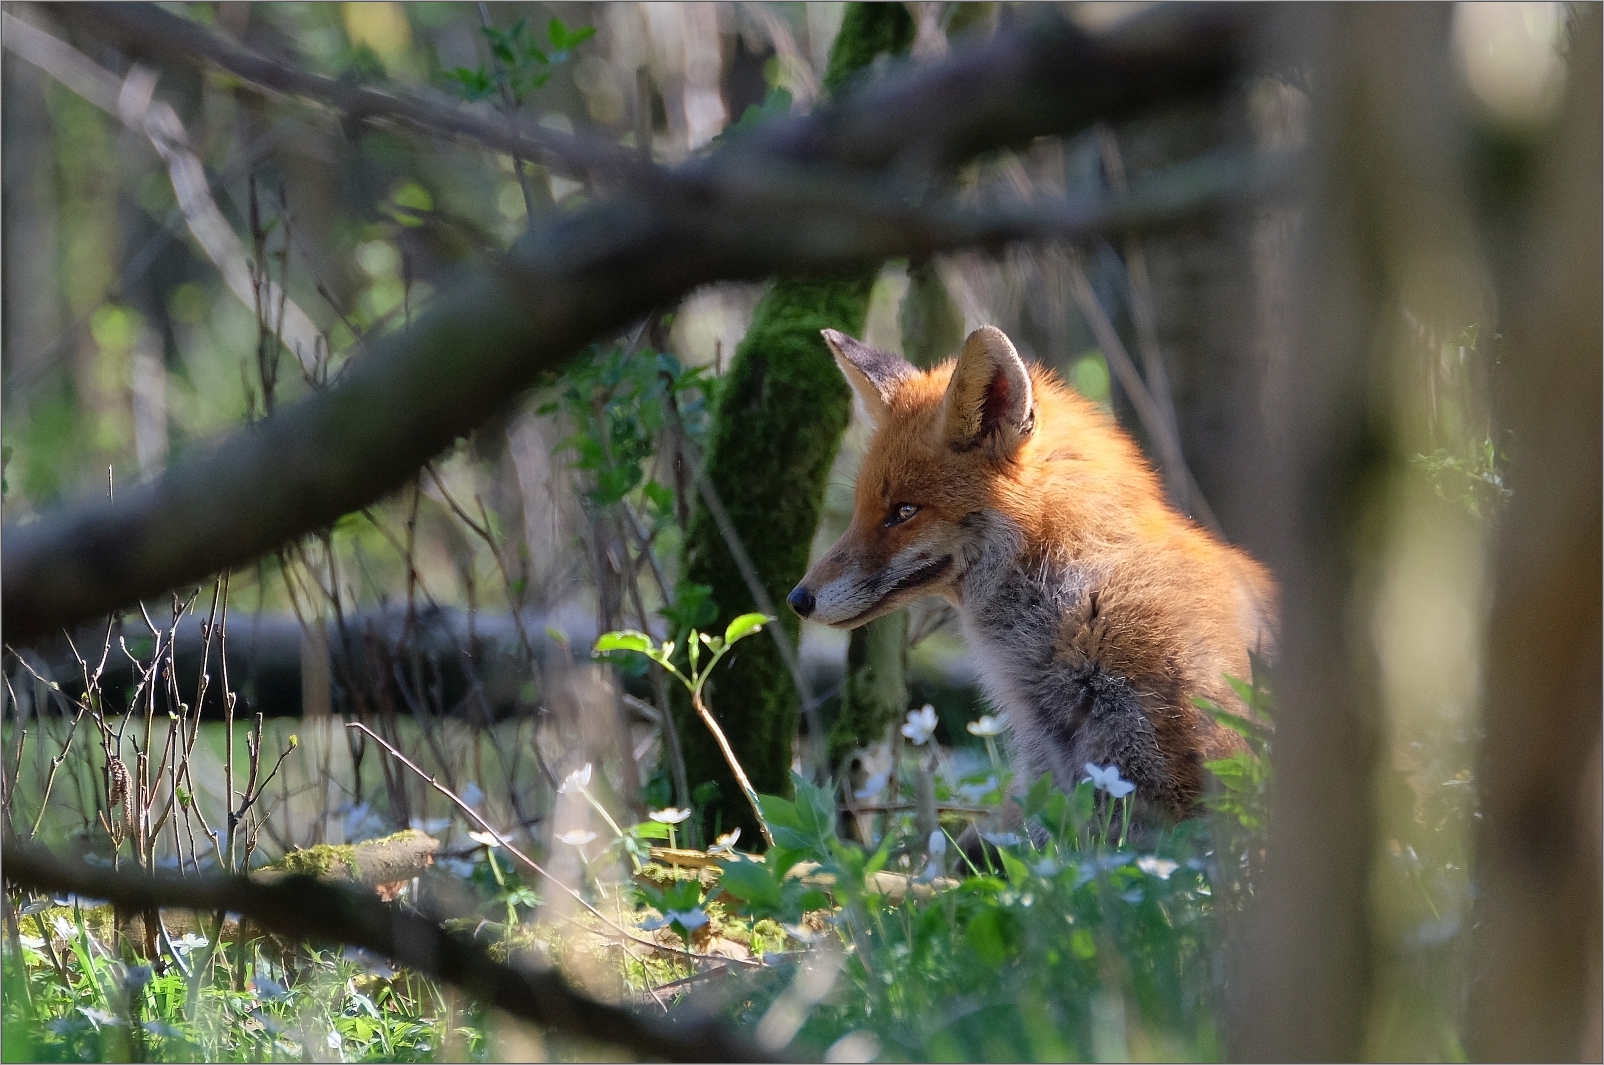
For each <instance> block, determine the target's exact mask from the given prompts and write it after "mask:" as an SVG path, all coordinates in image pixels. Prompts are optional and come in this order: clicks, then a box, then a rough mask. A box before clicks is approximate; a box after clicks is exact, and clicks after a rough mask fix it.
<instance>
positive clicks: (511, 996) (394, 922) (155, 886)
mask: <svg viewBox="0 0 1604 1065" xmlns="http://www.w3.org/2000/svg"><path fill="white" fill-rule="evenodd" d="M5 878H6V880H7V881H8V882H10V883H12V884H16V885H18V886H21V887H25V888H34V889H40V890H50V891H69V892H73V893H75V894H78V895H82V896H84V897H86V898H96V899H106V900H108V901H109V902H111V903H112V904H114V905H115V906H117V907H118V908H119V909H123V910H128V911H130V912H144V911H148V910H153V909H158V908H162V907H167V908H173V909H185V910H195V911H198V912H206V913H216V912H220V911H228V912H230V913H239V914H244V915H245V916H246V917H248V918H250V920H251V921H252V922H254V923H255V924H256V925H257V926H259V927H261V928H263V929H265V930H267V931H270V932H275V933H278V934H281V935H284V936H288V937H290V938H292V939H296V940H311V941H318V942H325V943H347V944H350V945H352V946H357V947H362V948H363V949H366V950H371V951H373V952H374V953H376V954H382V955H384V956H385V957H388V958H391V959H392V960H394V961H395V962H396V964H398V965H404V966H406V967H407V968H409V969H411V970H413V971H414V972H417V973H421V974H423V975H424V976H428V977H430V978H432V979H436V980H441V981H444V982H446V983H450V984H455V985H456V986H458V987H460V988H462V989H463V990H464V991H467V992H468V993H469V994H471V995H474V996H475V997H477V998H480V999H481V1000H483V1001H485V1002H488V1003H491V1004H493V1005H494V1006H496V1007H497V1008H498V1009H501V1010H504V1011H506V1012H507V1013H509V1014H511V1015H513V1016H514V1017H518V1018H521V1019H523V1020H527V1021H533V1022H534V1023H536V1024H539V1025H543V1026H545V1027H547V1028H550V1029H552V1030H554V1031H560V1032H563V1033H565V1034H569V1035H574V1036H579V1037H582V1038H585V1039H591V1040H595V1041H597V1042H600V1043H607V1044H611V1045H614V1046H621V1047H628V1048H629V1049H630V1050H633V1051H636V1052H638V1053H640V1054H644V1055H648V1056H652V1057H662V1058H665V1059H667V1060H669V1061H762V1060H773V1056H772V1055H770V1054H766V1053H765V1052H764V1051H762V1050H761V1049H760V1048H758V1047H757V1046H756V1045H754V1044H751V1043H748V1042H747V1041H746V1040H744V1039H742V1038H741V1037H740V1036H739V1035H737V1034H735V1033H734V1032H732V1031H730V1030H729V1029H728V1028H726V1027H725V1026H724V1025H723V1024H721V1023H719V1022H718V1021H716V1020H714V1019H713V1018H711V1017H706V1016H696V1015H694V1014H692V1015H688V1016H685V1017H683V1018H678V1019H676V1021H663V1020H658V1019H655V1018H648V1017H644V1016H642V1015H640V1014H637V1013H634V1012H631V1011H629V1010H626V1009H621V1008H619V1007H617V1006H612V1005H608V1004H607V1003H605V1002H598V1001H596V1000H595V999H592V998H590V997H588V996H586V995H583V994H581V993H580V992H578V991H575V990H574V989H573V988H571V987H569V986H568V984H567V982H566V981H564V980H563V978H562V975H561V974H560V973H558V972H557V971H556V970H553V969H544V970H541V969H533V968H529V967H526V966H522V965H518V966H514V965H508V964H503V963H502V962H498V961H496V960H494V959H493V958H491V957H490V955H489V954H488V953H486V952H485V950H484V948H483V947H481V946H479V944H477V943H475V942H474V941H473V940H471V939H469V938H467V937H465V936H459V935H455V934H453V933H450V932H447V931H446V930H445V929H443V928H441V927H440V926H439V925H437V924H435V923H434V922H433V921H431V920H429V919H427V918H425V917H422V916H420V915H418V914H416V913H412V912H409V911H407V910H404V909H402V908H400V907H397V906H391V905H386V904H385V903H382V902H380V901H379V900H378V899H377V898H375V897H374V896H373V895H372V894H369V893H364V892H360V891H357V890H355V889H352V888H348V887H344V886H341V885H337V884H332V883H329V882H326V881H322V880H318V879H317V878H315V877H310V876H301V875H295V876H286V877H284V878H283V879H280V880H277V881H274V882H272V883H261V882H259V881H254V880H250V879H247V878H245V877H233V876H209V877H193V876H189V877H181V876H173V875H167V874H164V875H157V876H152V875H147V874H143V873H126V872H118V871H115V870H111V869H102V868H96V867H94V866H90V865H87V864H84V863H82V862H69V861H64V860H62V859H60V858H57V857H56V856H55V855H53V854H51V853H50V852H49V851H48V850H46V849H45V848H43V847H40V846H38V845H36V844H31V843H22V842H19V841H15V840H10V839H8V840H6V842H5Z"/></svg>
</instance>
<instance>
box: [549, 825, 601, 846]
mask: <svg viewBox="0 0 1604 1065" xmlns="http://www.w3.org/2000/svg"><path fill="white" fill-rule="evenodd" d="M557 839H558V840H559V841H560V842H562V843H566V844H568V845H569V846H570V847H583V846H584V845H585V844H587V843H593V842H595V840H596V833H594V832H590V831H587V830H585V829H583V828H575V829H570V830H569V831H567V832H559V833H557Z"/></svg>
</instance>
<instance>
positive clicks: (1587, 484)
mask: <svg viewBox="0 0 1604 1065" xmlns="http://www.w3.org/2000/svg"><path fill="white" fill-rule="evenodd" d="M1599 34H1600V27H1599V18H1598V8H1597V7H1593V6H1589V7H1587V8H1586V9H1585V13H1584V14H1583V15H1581V16H1580V17H1579V18H1578V19H1577V23H1576V25H1575V33H1574V35H1573V41H1574V43H1573V45H1572V52H1571V70H1570V73H1569V76H1568V82H1569V91H1570V97H1571V98H1570V100H1569V101H1568V103H1567V106H1566V108H1565V113H1564V118H1563V119H1562V121H1561V122H1560V123H1559V125H1558V127H1557V128H1556V129H1554V130H1553V131H1551V134H1550V139H1549V141H1548V142H1547V144H1545V145H1543V147H1544V148H1546V151H1545V152H1543V153H1542V154H1539V155H1536V156H1535V158H1534V161H1535V162H1536V164H1537V165H1535V166H1533V167H1532V169H1531V173H1532V174H1533V176H1534V178H1535V181H1534V182H1533V184H1534V186H1535V187H1533V188H1532V189H1531V190H1530V191H1531V193H1532V194H1531V195H1529V196H1525V197H1522V199H1521V200H1520V201H1516V202H1508V203H1504V204H1500V205H1499V207H1500V208H1502V209H1504V210H1506V211H1508V212H1509V215H1510V216H1511V217H1508V218H1506V219H1504V221H1505V223H1506V224H1510V228H1509V229H1508V230H1506V233H1508V234H1509V235H1511V236H1513V237H1515V238H1516V239H1510V240H1504V241H1491V240H1490V241H1489V242H1488V244H1489V246H1490V247H1496V248H1498V249H1499V250H1500V251H1501V252H1502V255H1501V257H1500V258H1498V259H1495V260H1494V263H1493V265H1494V268H1495V270H1496V271H1497V272H1498V275H1499V276H1498V280H1499V282H1500V286H1499V287H1500V289H1501V293H1500V302H1501V303H1502V304H1504V305H1506V306H1507V307H1508V308H1509V316H1508V319H1507V326H1506V328H1505V330H1504V332H1505V337H1506V341H1507V344H1508V348H1507V350H1508V352H1509V354H1508V357H1507V359H1506V363H1507V365H1506V368H1505V371H1504V376H1505V380H1506V382H1507V388H1506V389H1505V394H1504V397H1503V400H1504V409H1505V411H1506V413H1507V424H1508V426H1509V428H1510V429H1511V431H1512V435H1513V438H1514V440H1515V449H1516V450H1515V455H1514V461H1513V463H1512V465H1511V468H1510V475H1509V486H1510V488H1511V490H1512V492H1513V495H1512V496H1511V497H1510V503H1509V509H1508V510H1507V511H1506V512H1505V514H1504V515H1503V523H1502V528H1501V529H1500V531H1499V544H1498V547H1497V550H1496V553H1495V555H1494V562H1493V574H1492V576H1493V582H1494V597H1493V604H1492V612H1491V615H1490V616H1489V618H1488V623H1487V629H1486V637H1485V639H1486V642H1485V652H1484V653H1485V656H1486V675H1487V701H1486V707H1485V711H1484V723H1485V727H1486V736H1485V739H1484V740H1483V744H1482V751H1483V753H1482V758H1481V764H1480V766H1479V767H1478V770H1477V779H1478V782H1479V784H1480V787H1481V792H1482V810H1483V820H1482V822H1481V825H1480V833H1479V838H1478V839H1477V841H1476V842H1477V846H1476V853H1477V856H1478V863H1477V866H1478V867H1477V869H1476V879H1477V883H1478V885H1479V886H1480V889H1481V890H1480V892H1479V895H1478V898H1477V909H1478V911H1479V914H1478V916H1479V920H1478V922H1477V933H1478V935H1477V947H1478V952H1479V957H1478V958H1477V973H1478V975H1479V977H1480V979H1479V980H1478V981H1477V982H1476V984H1475V985H1474V987H1473V990H1472V994H1471V1008H1470V1013H1469V1016H1470V1017H1471V1024H1470V1033H1469V1035H1470V1039H1469V1043H1470V1046H1469V1051H1470V1054H1471V1056H1472V1057H1474V1058H1477V1059H1480V1060H1485V1061H1597V1060H1598V1059H1599V1054H1600V1046H1601V1037H1600V1018H1599V997H1600V978H1599V935H1600V928H1599V913H1600V908H1601V900H1600V896H1601V892H1600V883H1599V832H1600V829H1599V801H1600V800H1599V771H1600V770H1599V746H1600V734H1599V707H1600V669H1599V639H1600V624H1599V583H1600V579H1601V576H1600V571H1599V543H1600V536H1601V532H1600V521H1599V512H1600V508H1601V499H1600V487H1599V486H1600V478H1601V471H1600V462H1599V439H1600V434H1601V431H1604V430H1601V426H1600V419H1599V389H1600V387H1601V382H1600V374H1599V351H1600V348H1601V346H1604V340H1601V337H1600V322H1599V299H1600V290H1601V287H1604V282H1601V268H1600V255H1599V231H1600V227H1601V225H1604V222H1601V219H1600V216H1599V202H1600V198H1601V192H1600V188H1599V174H1600V145H1599V122H1600V117H1599V110H1600V106H1599V104H1600V100H1599V66H1600V62H1599V50H1600V49H1599ZM1516 191H1518V192H1522V193H1524V192H1526V191H1527V189H1526V188H1525V187H1519V188H1518V189H1517V190H1516ZM1522 201H1523V202H1522Z"/></svg>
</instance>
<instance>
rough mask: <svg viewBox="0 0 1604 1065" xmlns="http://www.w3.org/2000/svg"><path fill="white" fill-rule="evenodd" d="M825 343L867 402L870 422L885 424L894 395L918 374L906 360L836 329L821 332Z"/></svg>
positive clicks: (853, 385) (853, 386)
mask: <svg viewBox="0 0 1604 1065" xmlns="http://www.w3.org/2000/svg"><path fill="white" fill-rule="evenodd" d="M820 332H821V333H823V334H824V342H825V344H827V345H829V348H830V353H831V354H832V355H834V356H835V361H836V365H837V366H840V367H841V372H842V373H843V374H845V375H846V378H847V383H848V384H850V385H851V386H852V391H854V392H856V393H857V394H858V398H859V399H861V400H862V401H863V406H864V409H865V410H867V411H868V412H869V420H870V421H872V422H873V423H874V424H875V425H880V424H881V423H883V422H884V421H885V417H886V413H887V412H888V411H889V410H890V409H891V396H892V394H893V393H894V392H896V390H897V385H898V384H899V383H900V382H901V381H902V379H903V378H905V377H911V376H913V374H914V373H915V370H914V368H913V365H912V364H911V363H909V362H908V361H907V360H906V359H903V358H901V357H899V356H897V355H893V354H891V353H890V352H888V351H881V350H879V349H878V348H871V347H870V346H869V345H867V344H865V343H864V342H863V341H861V340H854V339H853V338H852V337H849V336H847V335H846V334H845V333H843V332H840V331H839V330H836V329H821V330H820Z"/></svg>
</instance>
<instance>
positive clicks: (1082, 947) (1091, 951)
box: [1069, 928, 1097, 961]
mask: <svg viewBox="0 0 1604 1065" xmlns="http://www.w3.org/2000/svg"><path fill="white" fill-rule="evenodd" d="M1069 952H1070V953H1071V954H1073V955H1075V957H1077V958H1080V959H1081V960H1082V961H1091V960H1092V959H1093V958H1095V957H1097V940H1095V939H1093V938H1092V932H1091V929H1089V928H1077V929H1075V930H1074V931H1073V932H1071V933H1070V934H1069Z"/></svg>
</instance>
